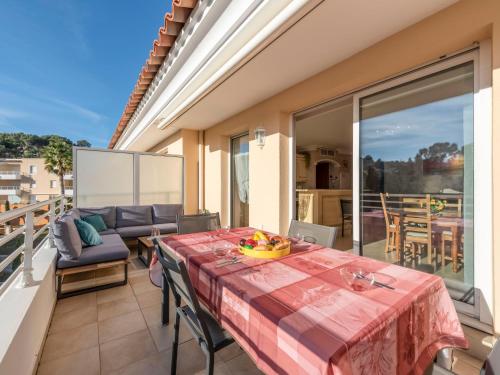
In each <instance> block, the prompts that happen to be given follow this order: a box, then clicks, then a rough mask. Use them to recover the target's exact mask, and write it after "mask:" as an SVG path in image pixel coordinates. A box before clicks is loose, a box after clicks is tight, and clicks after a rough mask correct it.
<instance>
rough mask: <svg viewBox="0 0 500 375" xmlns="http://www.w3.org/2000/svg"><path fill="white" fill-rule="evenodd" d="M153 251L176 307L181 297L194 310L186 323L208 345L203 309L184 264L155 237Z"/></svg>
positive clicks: (207, 332)
mask: <svg viewBox="0 0 500 375" xmlns="http://www.w3.org/2000/svg"><path fill="white" fill-rule="evenodd" d="M153 243H154V246H155V252H156V255H157V257H158V260H159V261H160V263H161V265H162V267H163V273H164V275H165V277H166V279H167V282H168V284H169V287H170V290H171V291H172V294H173V295H174V299H175V304H176V307H180V304H181V298H182V300H183V301H184V302H185V303H186V304H187V305H188V306H189V307H190V309H191V311H193V312H194V316H189V317H188V318H189V319H188V323H189V322H190V321H192V322H193V323H194V324H190V326H191V329H192V330H194V332H195V334H196V335H197V336H198V337H199V338H201V339H203V340H205V342H206V343H207V344H208V345H211V344H212V338H211V336H210V333H209V330H208V327H207V324H206V322H205V320H204V319H203V311H202V308H201V306H200V303H199V301H198V297H197V296H196V292H195V290H194V287H193V284H191V279H190V278H189V274H188V272H187V268H186V264H185V263H184V261H183V260H181V259H179V258H178V257H177V256H176V255H175V254H174V253H172V252H171V251H169V249H168V248H166V247H165V246H163V245H162V244H161V243H160V242H159V241H158V239H157V238H153Z"/></svg>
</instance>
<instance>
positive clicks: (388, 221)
mask: <svg viewBox="0 0 500 375" xmlns="http://www.w3.org/2000/svg"><path fill="white" fill-rule="evenodd" d="M387 197H388V194H387V193H380V202H381V204H382V210H383V211H384V220H385V253H386V254H387V253H389V252H391V251H394V250H395V251H396V257H397V258H398V259H399V235H398V234H399V228H398V225H397V224H396V220H395V217H394V215H393V214H392V211H390V210H388V209H387V200H386V199H387Z"/></svg>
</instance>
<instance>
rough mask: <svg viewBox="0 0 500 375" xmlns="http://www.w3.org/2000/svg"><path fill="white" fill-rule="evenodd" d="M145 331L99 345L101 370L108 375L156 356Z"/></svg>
mask: <svg viewBox="0 0 500 375" xmlns="http://www.w3.org/2000/svg"><path fill="white" fill-rule="evenodd" d="M157 353H158V352H157V350H156V348H155V345H154V343H153V340H152V339H151V337H150V335H149V332H148V330H147V329H144V330H142V331H139V332H136V333H133V334H131V335H128V336H125V337H122V338H120V339H117V340H112V341H109V342H106V343H104V344H101V370H102V374H103V375H104V374H108V373H110V372H111V371H115V370H118V369H121V368H122V367H125V366H127V365H130V364H132V363H134V362H137V361H140V360H142V359H144V358H147V357H150V356H152V355H154V354H157Z"/></svg>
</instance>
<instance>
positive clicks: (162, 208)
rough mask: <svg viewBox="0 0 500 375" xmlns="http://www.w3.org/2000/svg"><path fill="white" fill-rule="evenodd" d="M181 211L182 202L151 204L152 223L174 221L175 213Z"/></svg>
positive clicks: (180, 212)
mask: <svg viewBox="0 0 500 375" xmlns="http://www.w3.org/2000/svg"><path fill="white" fill-rule="evenodd" d="M182 213H183V209H182V204H153V223H155V224H164V223H175V222H176V219H177V215H178V214H180V215H182Z"/></svg>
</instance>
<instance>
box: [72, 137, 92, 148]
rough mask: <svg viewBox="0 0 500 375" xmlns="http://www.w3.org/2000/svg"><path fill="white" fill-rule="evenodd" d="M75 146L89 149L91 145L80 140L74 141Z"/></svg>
mask: <svg viewBox="0 0 500 375" xmlns="http://www.w3.org/2000/svg"><path fill="white" fill-rule="evenodd" d="M75 146H78V147H90V146H91V144H90V142H89V141H86V140H85V139H80V140H78V141H76V143H75Z"/></svg>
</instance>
